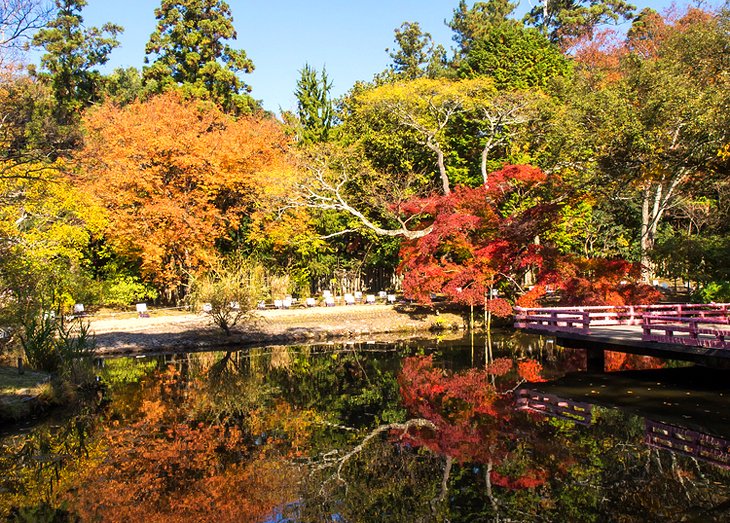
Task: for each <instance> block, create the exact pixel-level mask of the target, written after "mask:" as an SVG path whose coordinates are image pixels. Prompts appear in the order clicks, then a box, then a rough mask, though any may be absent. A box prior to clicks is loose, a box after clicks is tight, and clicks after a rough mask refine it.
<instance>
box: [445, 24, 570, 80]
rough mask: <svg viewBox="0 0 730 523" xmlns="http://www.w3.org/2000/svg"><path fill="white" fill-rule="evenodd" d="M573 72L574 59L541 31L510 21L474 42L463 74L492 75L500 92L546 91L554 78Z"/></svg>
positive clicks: (462, 71) (472, 76)
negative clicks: (508, 90)
mask: <svg viewBox="0 0 730 523" xmlns="http://www.w3.org/2000/svg"><path fill="white" fill-rule="evenodd" d="M571 69H572V66H571V63H570V60H569V59H568V58H566V57H565V56H564V55H563V53H561V52H560V49H559V48H558V47H557V46H556V45H555V44H553V43H552V42H550V41H549V40H548V39H547V37H545V36H543V35H542V34H541V33H540V32H539V31H538V30H537V29H535V28H532V27H524V26H523V25H522V24H521V23H519V22H516V21H514V20H508V21H506V22H503V23H501V24H496V25H493V26H491V27H490V28H489V30H488V31H486V32H485V33H484V35H482V36H479V37H477V38H475V39H474V40H473V41H472V42H471V43H470V45H469V49H468V51H467V53H466V55H465V56H464V57H463V59H462V61H461V63H460V64H459V75H460V76H461V77H462V78H474V77H476V76H488V77H490V78H492V79H494V83H495V85H496V86H497V88H499V89H531V88H536V87H537V88H542V89H544V88H546V87H547V86H548V82H549V80H550V79H551V78H554V77H557V76H562V77H567V76H569V75H570V73H571Z"/></svg>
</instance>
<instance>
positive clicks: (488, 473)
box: [484, 459, 498, 516]
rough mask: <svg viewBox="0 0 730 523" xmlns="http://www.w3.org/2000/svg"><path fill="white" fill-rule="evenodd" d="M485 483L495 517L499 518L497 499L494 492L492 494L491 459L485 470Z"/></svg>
mask: <svg viewBox="0 0 730 523" xmlns="http://www.w3.org/2000/svg"><path fill="white" fill-rule="evenodd" d="M484 481H485V482H486V484H487V497H488V498H489V502H490V503H491V504H492V509H493V510H494V515H495V516H497V508H498V507H497V498H495V497H494V492H492V460H491V459H490V460H489V462H488V463H487V468H486V469H485V470H484Z"/></svg>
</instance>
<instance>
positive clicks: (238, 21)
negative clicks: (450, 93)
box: [83, 0, 682, 113]
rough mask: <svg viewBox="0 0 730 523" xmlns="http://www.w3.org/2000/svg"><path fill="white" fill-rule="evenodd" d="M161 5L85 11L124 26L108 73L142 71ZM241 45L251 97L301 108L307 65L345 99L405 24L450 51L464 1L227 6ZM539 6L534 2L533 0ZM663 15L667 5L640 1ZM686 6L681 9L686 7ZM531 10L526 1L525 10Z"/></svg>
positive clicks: (91, 0)
mask: <svg viewBox="0 0 730 523" xmlns="http://www.w3.org/2000/svg"><path fill="white" fill-rule="evenodd" d="M159 3H160V2H159V0H123V1H120V2H117V1H114V0H88V6H87V7H86V8H85V9H84V11H83V16H84V21H85V24H86V25H87V26H93V25H97V26H98V25H101V24H103V23H104V22H114V23H117V24H120V25H122V26H123V27H124V34H122V35H121V37H120V41H121V46H120V47H119V48H117V49H115V50H114V51H113V52H112V54H111V60H110V63H109V64H108V65H107V67H105V68H104V70H105V71H109V70H111V69H114V68H116V67H129V66H134V67H137V68H142V66H143V60H144V46H145V44H146V43H147V40H148V39H149V36H150V34H151V33H152V32H153V31H154V28H155V23H156V20H155V17H154V9H155V8H156V7H157V6H158V5H159ZM228 4H229V5H230V7H231V11H232V13H233V18H234V25H235V27H236V30H237V31H238V40H237V41H236V42H234V44H233V45H234V47H236V48H239V49H244V50H245V51H246V53H247V54H248V56H249V57H250V58H251V59H252V60H253V62H254V65H255V66H256V70H255V71H254V72H253V73H252V74H249V75H244V77H245V81H246V82H247V83H248V84H249V85H251V86H252V88H253V92H252V95H253V96H254V97H255V98H256V99H259V100H263V103H264V107H265V108H266V109H268V110H271V111H274V112H276V113H278V112H279V108H282V109H285V110H287V109H294V108H295V107H296V101H295V98H294V94H293V92H294V89H295V86H296V81H297V78H298V76H299V73H298V71H299V70H300V69H301V68H302V67H303V66H304V64H305V63H310V64H311V65H312V66H314V67H315V68H317V69H321V68H322V67H323V66H326V68H327V71H328V74H329V77H330V79H331V80H332V81H333V83H334V86H333V89H332V92H333V95H335V96H338V95H341V94H343V93H345V92H346V91H347V90H348V89H349V88H350V87H351V86H352V85H353V83H354V82H355V81H357V80H370V79H371V78H372V77H373V75H374V74H375V73H378V72H380V71H382V70H384V69H385V68H386V67H387V65H388V64H389V63H390V58H389V56H388V53H387V52H386V51H385V49H386V48H388V47H392V46H393V45H394V43H393V30H394V29H395V28H396V27H399V26H400V24H401V23H402V22H404V21H410V22H419V23H420V24H421V28H422V29H423V30H424V31H428V32H430V33H431V35H432V36H433V37H434V40H435V41H436V42H438V43H441V44H443V45H444V46H445V47H446V48H447V49H450V48H451V46H452V41H451V31H450V29H449V28H448V27H446V26H445V24H444V19H451V16H452V13H453V9H454V8H455V7H456V5H457V4H458V0H449V1H433V0H368V1H357V0H350V1H348V0H328V1H326V0H308V1H292V0H270V1H268V2H263V1H251V0H228ZM533 4H534V0H533ZM636 4H637V5H638V7H639V9H641V8H642V7H646V6H651V7H654V8H655V9H657V10H660V11H661V10H663V9H664V8H666V7H667V6H668V5H670V2H669V1H667V0H643V1H642V2H641V3H639V2H636ZM680 5H682V4H680ZM529 8H530V2H528V0H522V3H521V5H520V7H519V8H518V10H519V12H524V11H526V10H528V9H529Z"/></svg>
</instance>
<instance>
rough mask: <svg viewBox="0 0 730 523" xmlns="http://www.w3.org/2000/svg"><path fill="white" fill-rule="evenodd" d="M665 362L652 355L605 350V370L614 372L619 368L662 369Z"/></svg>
mask: <svg viewBox="0 0 730 523" xmlns="http://www.w3.org/2000/svg"><path fill="white" fill-rule="evenodd" d="M664 366H665V362H664V361H663V360H661V359H659V358H654V357H652V356H640V355H638V354H627V353H625V352H613V351H606V352H605V370H606V371H607V372H615V371H620V370H648V369H662V368H664Z"/></svg>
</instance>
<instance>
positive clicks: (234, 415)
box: [0, 334, 730, 522]
mask: <svg viewBox="0 0 730 523" xmlns="http://www.w3.org/2000/svg"><path fill="white" fill-rule="evenodd" d="M470 341H471V340H466V343H463V342H462V343H461V344H459V343H457V342H454V341H440V340H436V339H434V340H428V341H427V342H426V343H424V344H413V343H405V342H404V343H400V344H391V345H380V344H347V345H328V346H316V347H304V346H280V347H268V348H262V349H252V350H248V351H234V352H217V353H197V354H177V355H165V356H159V357H155V358H146V359H131V358H120V359H114V360H105V361H104V362H103V365H102V366H101V368H100V375H101V377H102V379H103V380H104V382H105V383H106V384H107V393H106V394H107V398H106V399H105V401H104V402H100V403H98V404H94V405H91V406H88V407H87V408H86V410H85V411H84V412H80V413H78V414H77V415H76V416H74V417H72V418H71V419H69V420H68V421H67V422H66V423H65V424H63V425H60V426H58V427H55V428H54V427H46V428H43V429H39V430H38V431H36V433H34V434H32V435H16V436H13V437H7V438H4V439H3V440H2V454H0V468H1V469H2V472H3V474H2V475H0V493H1V494H2V495H0V516H2V517H11V518H13V517H15V518H18V519H20V518H21V516H22V517H24V518H25V520H40V519H42V517H45V518H46V519H48V518H49V517H51V516H52V517H54V518H56V519H55V521H64V520H75V519H74V518H80V519H81V520H83V521H122V520H126V521H213V520H215V521H221V522H222V521H323V520H326V521H333V520H334V521H408V522H411V521H675V520H678V519H680V518H684V519H685V520H696V521H723V520H728V519H730V513H728V512H727V511H726V510H727V509H726V507H725V505H724V503H725V502H726V501H727V500H728V499H729V498H730V486H729V483H730V479H729V478H730V475H729V474H730V473H729V472H728V471H727V467H724V468H723V467H718V466H716V465H717V464H720V465H723V463H724V464H725V465H726V464H727V461H725V462H723V461H722V460H724V459H726V457H725V456H726V454H727V450H728V449H727V439H723V438H722V434H719V433H718V431H717V430H715V429H714V428H711V429H710V430H704V432H703V430H701V428H700V427H699V426H697V425H698V424H699V421H700V418H701V417H702V416H701V412H699V411H697V412H696V413H695V418H694V419H693V420H692V421H693V423H695V425H692V426H686V424H684V425H683V424H681V423H676V420H671V421H673V422H675V423H674V424H670V423H668V418H665V417H664V416H660V417H658V418H648V417H647V416H645V415H644V414H646V413H642V412H638V411H631V410H629V411H628V412H626V411H622V410H617V409H615V408H612V406H611V405H612V401H614V398H612V397H611V396H612V394H610V393H609V392H610V389H611V386H612V384H613V385H615V384H616V383H621V384H622V385H621V386H620V387H619V386H618V385H616V387H618V388H619V389H621V390H618V389H617V390H618V392H616V394H615V396H616V398H618V399H620V398H621V397H624V396H626V395H627V393H626V387H625V382H624V381H622V380H624V379H625V378H622V377H621V376H623V374H621V375H619V374H606V375H604V376H603V377H596V376H591V375H587V374H585V372H584V370H585V355H582V354H580V352H579V351H569V350H563V349H561V348H560V347H557V346H555V345H554V344H553V343H551V342H550V340H549V339H545V338H538V337H530V336H528V335H525V334H511V335H509V336H504V337H499V336H495V338H494V339H492V340H491V342H492V343H491V346H490V344H489V340H487V342H486V344H485V340H475V343H474V345H472V344H471V343H470ZM607 361H609V360H608V359H607ZM637 365H640V363H639V362H632V361H629V360H627V359H622V360H621V362H619V363H615V367H616V368H617V369H626V368H632V366H634V367H635V366H637ZM687 370H689V369H664V370H660V371H642V372H654V373H656V372H661V373H664V374H661V375H660V374H651V377H650V378H646V379H645V381H644V383H645V386H644V389H646V388H650V387H649V385H647V384H649V383H651V384H652V387H657V386H656V385H653V384H654V383H656V382H657V381H660V380H664V377H661V378H660V376H665V377H666V376H667V375H670V374H672V373H674V374H679V373H681V372H684V371H687ZM566 372H567V373H568V374H567V375H566ZM693 372H695V373H700V374H699V375H701V371H697V370H693ZM667 373H669V374H667ZM576 377H581V379H582V380H584V381H582V382H576V381H571V380H576V379H577V378H576ZM632 379H634V380H638V379H640V377H636V376H634V377H633V378H632ZM642 379H643V378H642ZM697 379H698V374H695V376H694V377H693V380H697ZM600 380H603V381H600ZM647 380H654V381H647ZM665 381H672V380H665ZM675 381H676V380H675ZM706 381H707V379H705V380H704V383H705V385H706ZM632 383H633V385H630V386H631V387H632V390H635V391H641V394H635V395H638V396H645V395H646V392H645V390H644V389H642V388H640V387H639V386H638V385H637V384H636V382H632ZM602 385H606V386H605V387H603V386H602ZM673 386H674V387H675V388H674V389H673V388H672V387H673ZM551 387H552V388H551ZM666 387H667V388H666V389H665V390H663V391H662V393H663V394H664V396H663V397H664V398H665V401H667V400H666V398H670V400H668V402H669V403H676V402H678V400H677V398H676V397H675V396H677V395H682V394H684V392H685V390H684V389H682V388H681V387H678V386H676V385H667V386H666ZM592 390H595V391H597V392H600V394H592V393H591V391H592ZM705 392H706V393H707V394H706V395H707V396H708V398H707V401H708V402H709V404H711V405H712V407H711V408H712V409H721V408H723V407H722V405H723V403H722V402H721V401H720V400H719V399H718V398H722V401H725V400H726V399H727V397H728V395H727V393H725V392H724V391H723V390H722V389H720V388H714V389H712V390H711V391H705ZM693 394H694V396H691V397H692V399H693V400H694V399H696V400H699V399H700V397H701V396H702V392H701V391H696V392H693ZM722 394H724V396H721V395H722ZM685 396H686V394H685ZM107 399H108V402H107V401H106V400H107ZM633 399H634V398H632V400H633ZM640 399H641V398H640ZM649 399H651V398H649ZM703 399H704V398H703ZM675 400H677V401H675ZM649 405H650V407H651V408H653V406H654V405H653V403H651V402H649ZM727 406H728V405H727V404H725V407H724V408H725V409H726V410H727ZM713 412H714V410H713ZM645 419H655V422H652V423H654V424H653V425H649V423H650V422H645ZM659 422H661V424H660V423H659ZM670 425H671V427H670ZM649 427H651V430H650V429H649ZM703 434H704V435H703ZM650 435H651V437H650ZM713 438H714V439H713ZM669 441H671V442H672V444H668V443H667V442H669ZM660 446H661V447H662V448H661V449H659V448H658V447H660ZM700 447H702V448H703V449H704V450H702V451H697V452H694V454H693V453H692V452H690V451H691V450H693V449H695V448H700ZM667 449H669V450H667ZM722 449H724V450H722ZM670 450H671V451H670ZM721 450H722V452H725V455H723V456H721V454H722V452H720V451H721ZM713 453H714V455H716V456H719V457H716V458H715V461H714V462H711V460H709V459H708V457H709V455H710V454H713ZM700 458H702V459H700ZM49 515H50V516H49ZM64 518H65V519H64Z"/></svg>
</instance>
